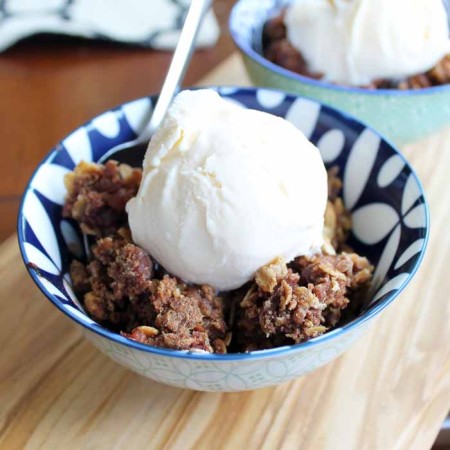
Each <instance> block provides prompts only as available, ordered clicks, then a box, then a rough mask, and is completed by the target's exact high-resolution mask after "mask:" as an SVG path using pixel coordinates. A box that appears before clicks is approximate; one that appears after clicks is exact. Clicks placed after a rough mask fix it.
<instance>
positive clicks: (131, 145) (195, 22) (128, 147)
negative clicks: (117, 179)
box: [83, 0, 212, 259]
mask: <svg viewBox="0 0 450 450" xmlns="http://www.w3.org/2000/svg"><path fill="white" fill-rule="evenodd" d="M211 3H212V0H192V2H191V4H190V6H189V10H188V13H187V16H186V20H185V22H184V24H183V28H182V30H181V34H180V38H179V40H178V43H177V46H176V48H175V52H174V54H173V57H172V61H171V62H170V66H169V70H168V72H167V75H166V78H165V80H164V83H163V86H162V88H161V92H160V94H159V97H158V100H157V102H156V105H155V108H154V109H153V113H152V116H151V118H150V120H149V122H148V123H147V125H145V127H144V128H143V130H142V131H141V133H140V134H139V136H137V137H136V138H135V139H133V140H132V141H129V142H124V143H123V144H119V145H116V146H115V147H112V148H111V149H110V150H108V151H107V152H106V153H105V154H104V155H103V156H102V157H101V158H100V159H99V161H98V162H99V163H103V162H105V161H107V160H108V159H115V160H117V161H119V162H121V163H126V164H129V165H131V166H138V165H140V164H141V163H142V161H143V159H144V155H145V151H146V149H147V145H148V141H149V140H150V139H151V137H152V135H153V133H154V132H155V130H156V129H157V128H158V126H159V125H160V123H161V121H162V120H163V118H164V116H165V114H166V111H167V108H168V107H169V105H170V103H171V102H172V100H173V98H174V96H175V94H176V93H177V92H178V90H179V88H180V84H181V82H182V80H183V78H184V75H185V73H186V70H187V67H188V64H189V62H190V60H191V57H192V53H193V51H194V43H195V40H196V37H197V34H198V31H199V29H200V25H201V23H202V20H203V17H204V16H205V13H206V11H208V9H209V7H210V6H211ZM83 247H84V251H85V254H86V257H87V258H88V259H90V253H91V252H90V247H89V238H88V236H87V235H86V234H85V233H83Z"/></svg>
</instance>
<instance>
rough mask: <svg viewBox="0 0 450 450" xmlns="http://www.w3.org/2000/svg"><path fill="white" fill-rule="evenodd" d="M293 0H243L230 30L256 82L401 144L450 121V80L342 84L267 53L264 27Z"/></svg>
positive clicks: (233, 17)
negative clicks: (422, 84) (418, 84)
mask: <svg viewBox="0 0 450 450" xmlns="http://www.w3.org/2000/svg"><path fill="white" fill-rule="evenodd" d="M292 1H293V0H239V1H238V2H237V3H236V5H235V6H234V7H233V10H232V13H231V15H230V22H229V27H230V33H231V36H232V38H233V40H234V42H235V44H236V46H237V47H238V49H239V50H240V52H241V54H242V56H243V59H244V64H245V67H246V69H247V72H248V74H249V76H250V78H251V80H252V82H253V84H254V85H256V86H266V87H272V88H277V89H283V90H285V91H288V92H292V93H296V94H300V95H304V96H305V97H309V98H313V99H315V100H318V101H319V102H322V103H326V104H328V105H331V106H334V107H335V108H339V109H341V110H343V111H347V112H348V113H350V114H353V115H354V116H356V117H358V118H359V119H362V120H364V121H365V122H367V123H368V124H370V125H371V126H373V127H375V128H376V129H377V130H379V131H380V132H382V133H383V134H384V135H385V136H387V137H389V139H391V140H393V141H394V142H395V143H396V144H397V145H402V144H405V143H407V142H412V141H414V140H417V139H420V138H422V137H424V136H426V135H428V134H430V133H433V132H435V131H437V130H439V129H440V128H442V127H443V126H446V125H449V124H450V84H447V85H444V86H433V87H429V88H425V89H417V90H399V89H376V90H375V89H365V88H359V87H346V86H338V85H336V84H333V83H328V82H325V81H321V80H314V79H312V78H308V77H305V76H303V75H299V74H298V73H295V72H292V71H290V70H287V69H284V68H283V67H280V66H278V65H276V64H274V63H272V62H270V61H269V60H267V59H266V58H264V56H263V55H262V28H263V25H264V23H265V22H266V21H267V20H268V19H270V18H272V17H274V16H275V15H277V14H278V13H279V12H280V11H281V10H282V9H283V8H285V7H286V6H287V5H289V4H290V3H292Z"/></svg>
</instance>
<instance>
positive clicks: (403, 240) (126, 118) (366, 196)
mask: <svg viewBox="0 0 450 450" xmlns="http://www.w3.org/2000/svg"><path fill="white" fill-rule="evenodd" d="M217 89H218V92H219V93H220V94H221V95H222V96H223V97H225V98H228V99H230V100H232V101H235V102H238V103H240V104H242V105H244V106H245V107H248V108H254V109H259V110H262V111H266V112H269V113H272V114H275V115H278V116H282V117H285V118H286V119H288V120H290V121H291V122H292V123H294V124H295V125H296V126H297V127H298V128H300V129H301V130H302V131H303V132H304V133H305V135H306V136H307V137H308V138H309V139H310V140H311V141H312V142H314V143H315V144H316V145H317V146H318V147H319V149H320V151H321V154H322V157H323V160H324V161H325V163H326V165H327V166H332V165H338V166H339V167H340V169H341V175H342V177H343V182H344V188H343V197H344V201H345V203H346V205H347V207H348V208H349V209H350V210H351V211H352V214H353V221H354V227H353V234H352V236H351V245H352V246H354V247H355V249H356V251H358V252H359V253H360V254H362V255H366V256H368V257H369V258H370V259H371V261H372V262H373V263H374V264H375V265H376V271H375V285H374V289H373V292H372V293H371V296H370V299H369V300H368V301H367V304H365V305H364V306H362V308H361V311H360V313H358V316H357V317H354V318H353V319H352V320H350V321H349V322H348V323H345V324H342V325H341V326H340V327H338V328H336V329H334V330H332V331H330V332H329V333H327V334H325V335H323V336H321V337H318V338H315V339H311V340H310V341H309V342H306V343H302V344H298V345H293V346H287V347H281V348H276V349H273V350H263V351H255V352H251V353H246V354H229V355H214V354H202V353H193V352H186V351H176V350H166V349H162V348H156V347H150V346H146V345H143V344H139V343H137V342H134V341H132V340H129V339H127V338H125V337H122V336H120V335H119V334H116V333H113V332H111V331H108V330H107V329H105V328H103V327H101V326H100V325H98V324H97V323H95V322H93V321H92V320H91V319H90V318H89V317H88V316H87V315H86V314H85V312H84V311H83V307H82V306H81V304H80V302H79V300H78V299H77V298H76V297H75V295H74V293H73V290H72V287H71V281H70V278H69V275H68V270H69V262H70V260H71V259H72V258H73V257H74V256H76V257H77V258H83V256H84V255H83V248H82V244H81V239H80V232H79V230H78V229H77V228H76V227H75V226H74V224H73V223H72V222H71V221H69V220H65V219H63V218H62V217H61V208H62V204H63V199H64V195H65V188H64V184H63V178H64V175H65V174H66V173H67V172H68V171H70V170H72V169H73V168H74V167H75V165H76V164H77V163H78V162H80V161H81V160H85V161H98V160H99V159H100V158H101V157H102V155H104V154H105V153H106V152H107V151H108V149H110V148H111V147H112V146H115V145H117V144H118V143H121V142H125V141H128V140H131V139H133V138H134V137H135V135H136V133H138V132H139V130H140V129H141V127H142V124H143V123H145V121H146V120H148V117H149V115H150V114H151V110H152V104H153V103H154V101H155V98H154V97H153V98H141V99H139V100H136V101H133V102H131V103H126V104H124V105H122V106H119V107H118V108H116V109H114V110H111V111H108V112H106V113H104V114H102V115H100V116H98V117H96V118H95V119H93V120H92V121H90V122H88V123H87V124H85V125H84V126H82V127H80V128H79V129H77V130H75V131H74V132H73V133H72V134H70V135H69V136H68V137H66V138H65V139H64V140H63V141H62V142H61V143H60V144H59V145H57V146H56V147H55V148H54V149H53V150H52V151H51V152H50V153H49V154H48V156H47V157H46V158H45V159H44V160H43V161H42V163H41V164H40V165H39V166H38V168H37V169H36V171H35V173H34V175H33V176H32V178H31V180H30V182H29V184H28V186H27V188H26V191H25V193H24V196H23V200H22V204H21V207H20V212H19V220H18V235H19V244H20V249H21V252H22V256H23V260H24V262H25V264H26V266H27V268H28V270H29V273H30V275H31V277H32V278H33V280H34V282H35V283H36V284H37V286H38V287H39V289H40V290H41V291H42V292H43V294H44V295H45V296H46V297H47V298H48V299H49V300H50V301H51V302H52V303H53V304H54V305H55V306H56V307H57V308H59V309H60V310H61V311H62V312H63V313H64V314H66V315H67V316H69V317H70V318H71V319H72V320H73V322H74V323H75V324H77V325H79V326H80V329H81V330H82V331H83V332H84V334H85V335H86V337H87V338H88V339H89V340H90V341H92V342H93V343H94V345H96V346H97V347H98V348H100V349H101V350H102V351H103V352H104V353H106V354H107V355H108V356H110V357H111V358H112V359H113V360H114V361H117V362H118V363H119V364H122V365H124V366H126V367H128V368H130V369H131V370H134V371H136V372H138V373H140V374H142V375H144V376H147V377H149V378H152V379H154V380H157V381H160V382H163V383H167V384H172V385H175V386H180V387H184V388H190V389H197V390H204V391H240V390H246V389H255V388H259V387H263V386H268V385H273V384H277V383H281V382H283V381H286V380H289V379H292V378H295V377H298V376H300V375H303V374H306V373H308V372H311V371H312V370H314V369H316V368H317V367H320V366H322V365H323V364H325V363H327V362H329V361H331V360H332V359H334V358H336V357H337V356H338V355H340V354H341V353H342V352H344V351H345V350H346V349H347V348H348V347H349V346H350V345H351V344H352V343H353V342H354V341H355V340H356V339H357V338H358V337H359V336H360V335H361V334H362V333H363V332H364V331H365V330H366V329H367V328H368V326H369V325H370V323H371V322H372V319H373V318H374V317H376V316H377V315H378V314H379V313H380V312H381V311H382V310H383V309H384V308H385V307H386V306H387V305H388V304H389V303H391V302H392V301H393V300H394V298H395V297H397V295H398V294H399V293H400V291H401V290H402V289H403V288H404V287H405V286H406V285H407V284H408V282H409V281H410V280H411V278H412V276H413V274H414V272H415V271H416V270H417V267H418V266H419V264H420V261H421V259H422V256H423V254H424V251H425V247H426V243H427V238H428V207H427V203H426V200H425V198H424V195H423V191H422V187H421V185H420V182H419V180H418V179H417V176H416V175H415V174H414V172H413V170H412V169H411V167H410V166H409V164H408V163H407V161H406V160H405V159H404V157H403V156H402V155H401V154H400V153H399V152H398V151H397V150H395V148H393V147H392V146H391V145H390V144H389V143H388V142H386V141H385V140H384V139H383V138H381V137H380V136H379V135H378V134H377V133H376V132H374V131H373V130H372V129H370V128H367V127H366V126H365V125H363V124H361V123H360V122H358V121H356V120H354V119H352V118H350V117H348V116H346V115H343V114H342V113H340V112H338V111H335V110H334V109H331V108H329V107H326V106H321V105H320V104H319V103H317V102H315V101H312V100H307V99H304V98H302V97H298V96H294V95H288V94H286V93H284V92H281V91H275V90H268V89H262V88H260V89H257V88H248V89H241V88H231V87H228V88H217Z"/></svg>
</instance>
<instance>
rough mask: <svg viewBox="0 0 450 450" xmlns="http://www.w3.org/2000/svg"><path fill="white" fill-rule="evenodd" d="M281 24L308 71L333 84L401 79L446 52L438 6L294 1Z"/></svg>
mask: <svg viewBox="0 0 450 450" xmlns="http://www.w3.org/2000/svg"><path fill="white" fill-rule="evenodd" d="M285 24H286V28H287V38H288V40H289V41H290V43H291V44H292V45H293V46H294V47H295V48H296V49H297V50H299V51H300V53H301V54H302V56H303V58H304V59H305V61H306V63H307V64H308V67H309V69H310V70H311V71H312V72H314V73H320V74H323V79H324V80H326V81H332V82H336V83H343V84H349V85H367V84H369V83H371V82H372V81H373V80H376V79H380V78H389V79H401V78H404V77H407V76H411V75H415V74H418V73H423V72H426V71H427V70H429V69H431V68H432V67H433V66H434V65H435V64H436V63H437V62H438V61H439V60H440V59H441V58H443V57H444V56H445V55H446V54H447V53H449V52H450V40H449V29H448V21H447V14H446V11H445V7H444V4H443V2H442V0H298V1H296V2H293V3H292V4H291V6H290V7H288V9H287V10H286V15H285Z"/></svg>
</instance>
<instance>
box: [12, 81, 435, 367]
mask: <svg viewBox="0 0 450 450" xmlns="http://www.w3.org/2000/svg"><path fill="white" fill-rule="evenodd" d="M205 88H206V86H195V87H188V88H184V89H205ZM208 88H211V89H215V90H216V91H217V92H218V93H219V95H220V94H221V91H222V89H223V92H227V91H228V92H233V93H234V92H238V91H239V92H242V93H244V94H245V93H256V92H257V91H259V90H265V91H271V92H275V93H282V94H284V95H285V96H286V97H292V98H293V99H295V100H296V99H299V98H300V99H306V100H309V101H313V102H315V103H318V104H319V105H320V106H321V109H323V108H325V110H327V109H328V110H331V111H332V112H333V113H336V114H338V115H339V116H341V117H342V118H343V119H344V120H345V121H354V122H356V123H358V124H361V125H363V126H364V127H365V129H369V130H371V131H372V132H374V133H375V134H376V135H377V136H379V137H380V138H381V140H382V141H384V142H385V143H387V144H388V146H389V147H390V148H391V150H392V151H393V152H394V154H396V155H397V156H399V157H400V159H401V160H402V161H403V162H404V164H405V166H406V167H408V169H409V170H410V171H411V175H412V176H413V178H414V180H415V182H416V183H417V186H418V188H419V191H420V194H421V196H422V197H423V199H424V203H423V205H424V210H425V226H424V229H425V236H424V237H423V239H424V243H423V247H422V250H421V251H420V253H419V256H418V259H417V261H416V263H415V265H414V267H413V268H412V270H411V271H410V273H409V274H408V276H407V277H406V279H405V280H404V281H403V283H402V284H401V285H400V287H399V288H398V289H397V290H395V291H391V293H388V295H387V296H386V297H385V298H384V300H383V301H381V302H379V303H378V304H377V305H376V306H375V307H373V308H371V309H369V310H368V311H366V312H364V313H363V314H362V315H360V316H358V317H357V318H356V319H354V320H353V321H351V322H349V323H347V324H345V325H343V326H341V327H337V328H334V329H333V330H331V331H329V332H327V333H324V334H323V335H321V336H318V337H316V338H312V339H310V340H308V341H306V342H300V343H298V344H292V345H286V346H282V347H275V348H272V349H266V350H255V351H252V352H244V353H227V354H217V353H208V352H204V351H198V350H197V351H195V350H174V349H168V348H162V347H155V346H151V345H147V344H142V343H139V342H136V341H133V340H132V339H129V338H126V337H124V336H122V335H120V334H119V333H116V332H113V331H110V330H108V329H106V328H103V327H102V326H101V325H99V324H98V323H96V322H95V321H92V322H87V321H84V320H83V319H81V318H80V317H79V315H78V314H77V313H74V312H72V311H71V310H69V309H67V308H65V307H64V306H63V304H62V302H61V300H59V299H58V298H57V297H56V296H55V295H53V294H51V293H50V292H49V291H48V290H47V289H45V287H44V286H43V284H42V283H41V282H40V278H41V277H40V276H39V274H38V273H37V271H36V270H34V269H33V268H32V267H30V266H29V265H28V263H29V262H30V261H28V259H27V257H26V251H25V246H24V243H25V237H24V227H23V226H22V224H23V222H24V220H25V217H24V215H23V213H22V212H23V206H24V202H25V199H26V196H27V194H28V192H31V191H32V189H33V188H32V186H31V185H32V182H33V181H34V178H35V176H36V174H37V172H38V171H39V170H40V168H41V166H42V165H44V164H45V163H46V162H47V160H49V159H50V158H52V157H53V156H54V154H55V152H57V151H58V147H59V146H60V145H61V143H62V142H63V141H64V139H66V138H67V137H68V136H70V135H71V134H72V133H74V132H76V131H77V130H79V129H80V128H83V127H85V126H87V125H88V124H89V123H91V122H92V120H94V119H95V118H96V117H98V116H100V115H102V114H104V113H107V112H113V113H115V112H117V111H118V110H119V109H121V108H122V107H123V106H125V105H127V104H129V103H132V102H135V101H139V100H142V99H146V98H150V99H151V100H153V99H154V98H155V97H157V96H158V94H151V95H148V96H143V97H138V98H135V99H132V100H129V101H126V102H124V103H120V104H118V105H116V106H115V107H113V108H110V109H108V110H105V111H102V112H100V113H99V114H97V115H96V116H94V117H92V118H91V119H89V120H88V121H86V122H84V123H83V124H82V125H80V126H78V127H77V128H75V129H74V130H72V131H71V132H70V133H68V134H67V135H66V136H65V137H64V138H63V139H62V140H60V141H58V143H57V144H56V145H55V146H54V147H52V149H51V150H50V151H49V152H47V154H46V155H45V156H44V158H43V159H42V160H41V161H40V162H39V163H38V165H37V166H36V168H35V169H34V171H33V173H32V174H31V176H30V178H29V180H28V182H27V184H26V187H25V189H24V191H23V194H22V197H21V200H20V204H19V210H18V215H17V239H18V244H19V250H20V254H21V257H22V261H23V263H24V265H25V268H26V269H27V271H28V273H29V275H30V276H31V278H32V280H33V281H34V283H35V284H36V286H37V287H38V289H39V290H40V291H41V293H42V294H43V295H44V296H45V297H46V298H47V299H48V300H49V301H50V302H51V303H53V305H54V306H56V307H57V308H58V309H59V310H60V311H61V312H63V313H64V314H65V315H66V316H68V317H69V318H70V319H72V320H73V321H74V322H76V323H77V324H78V325H81V326H82V327H83V328H85V329H86V330H88V331H91V332H93V333H95V334H97V335H100V336H101V337H104V338H106V339H108V340H110V341H112V342H114V343H116V344H121V345H125V346H126V347H129V348H131V349H134V350H140V351H144V352H146V353H152V354H156V355H159V356H165V357H172V358H181V359H189V360H194V361H199V362H202V361H203V362H204V361H208V362H215V363H220V362H221V361H224V362H225V361H242V360H252V361H254V360H262V359H268V358H274V357H278V356H286V355H288V354H294V353H297V352H301V351H304V350H307V349H310V348H312V347H316V346H318V345H320V344H322V343H324V342H326V341H329V340H331V339H333V338H334V337H336V336H338V335H340V336H344V335H347V334H348V333H350V332H351V331H354V330H355V329H356V328H358V327H359V326H361V325H363V324H365V323H366V322H367V321H368V320H370V319H371V318H373V317H375V316H377V315H378V314H379V313H380V312H382V311H383V310H384V309H385V308H386V307H387V306H388V305H390V304H391V303H392V302H393V301H394V299H395V298H396V297H397V296H398V295H399V294H400V293H401V292H402V291H403V290H404V289H405V287H406V286H407V285H408V284H409V282H410V281H411V280H412V278H413V277H414V275H415V273H416V272H417V270H418V269H419V267H420V265H421V263H422V261H423V258H424V256H425V253H426V249H427V246H428V241H429V236H430V211H429V205H428V201H427V198H426V195H425V191H424V189H423V186H422V183H421V182H420V179H419V177H418V176H417V174H416V172H415V170H414V168H413V167H412V166H411V164H410V163H409V162H408V160H407V159H406V157H405V156H404V155H403V153H402V152H401V151H400V150H399V149H397V147H396V146H395V145H394V144H393V143H392V142H391V141H390V140H389V139H387V138H385V137H384V136H383V135H382V134H380V133H379V132H378V131H376V130H375V129H374V128H373V127H372V126H370V125H367V124H366V123H365V122H364V121H362V120H360V119H357V118H355V117H354V116H353V115H351V114H348V113H347V112H345V111H341V110H339V109H337V108H335V107H333V106H329V105H327V104H326V103H323V102H320V101H318V100H315V99H310V98H308V97H306V96H303V95H301V94H294V93H290V92H287V91H284V90H281V89H274V88H266V87H258V86H249V87H241V86H234V85H223V86H216V85H212V86H208ZM87 317H88V316H87ZM91 320H92V319H91Z"/></svg>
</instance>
